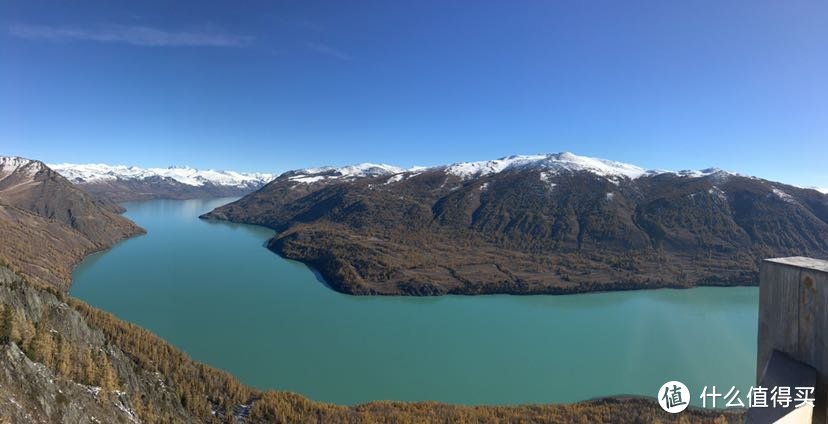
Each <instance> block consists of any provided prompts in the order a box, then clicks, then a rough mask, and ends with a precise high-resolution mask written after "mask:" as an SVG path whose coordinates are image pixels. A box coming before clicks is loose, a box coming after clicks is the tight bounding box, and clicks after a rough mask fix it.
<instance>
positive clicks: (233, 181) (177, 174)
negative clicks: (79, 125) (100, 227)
mask: <svg viewBox="0 0 828 424" xmlns="http://www.w3.org/2000/svg"><path fill="white" fill-rule="evenodd" d="M49 166H50V167H51V168H52V169H54V170H55V171H57V172H58V173H59V174H61V175H63V176H65V177H66V178H67V179H69V180H70V181H72V182H74V183H99V182H107V181H113V180H119V179H120V180H144V179H147V178H153V177H160V178H170V179H172V180H175V181H177V182H179V183H181V184H185V185H188V186H195V187H198V186H203V185H206V184H212V185H217V186H228V187H248V186H260V185H262V184H266V183H268V182H269V181H270V180H272V179H273V178H274V177H275V175H274V174H270V173H261V172H260V173H247V172H236V171H220V170H213V169H207V170H199V169H196V168H192V167H189V166H181V165H176V166H170V167H167V168H141V167H137V166H126V165H106V164H73V163H61V164H53V165H49Z"/></svg>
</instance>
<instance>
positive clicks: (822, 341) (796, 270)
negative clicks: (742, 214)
mask: <svg viewBox="0 0 828 424" xmlns="http://www.w3.org/2000/svg"><path fill="white" fill-rule="evenodd" d="M756 373H757V379H756V381H757V383H758V385H761V386H762V387H773V386H788V387H791V389H792V390H793V388H794V387H797V386H814V385H815V386H816V391H815V397H816V402H815V404H814V407H813V409H812V408H810V407H806V408H807V409H805V410H803V408H798V409H797V410H793V409H790V410H787V411H786V410H785V409H783V408H776V409H773V408H753V409H751V410H750V411H749V412H748V416H747V422H751V423H764V422H777V421H779V422H791V423H801V422H803V423H804V422H814V423H819V424H828V422H827V421H826V420H828V261H823V260H818V259H811V258H804V257H791V258H778V259H766V260H765V261H763V262H762V264H761V268H760V275H759V339H758V352H757V364H756ZM809 382H810V384H809ZM762 409H765V410H764V411H763V410H762ZM811 409H812V410H811ZM811 414H813V417H811ZM811 420H813V421H811Z"/></svg>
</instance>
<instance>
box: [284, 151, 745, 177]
mask: <svg viewBox="0 0 828 424" xmlns="http://www.w3.org/2000/svg"><path fill="white" fill-rule="evenodd" d="M531 170H537V171H543V174H542V176H543V177H549V176H552V175H557V174H559V173H562V172H580V171H587V172H590V173H593V174H595V175H598V176H601V177H605V178H607V179H609V180H613V181H614V180H617V179H618V178H628V179H636V178H640V177H643V176H653V175H658V174H666V173H670V174H674V175H678V176H683V177H694V178H697V177H704V176H708V175H714V174H719V175H722V176H726V175H736V174H734V173H731V172H727V171H723V170H721V169H718V168H709V169H703V170H698V171H696V170H683V171H666V170H647V169H644V168H641V167H639V166H636V165H631V164H628V163H623V162H616V161H612V160H607V159H600V158H592V157H587V156H578V155H576V154H573V153H570V152H563V153H550V154H541V155H514V156H508V157H503V158H499V159H493V160H486V161H476V162H458V163H453V164H450V165H441V166H434V167H421V166H418V167H413V168H408V169H406V168H401V167H398V166H393V165H387V164H373V163H362V164H358V165H350V166H343V167H332V166H327V167H320V168H307V169H298V170H294V171H288V172H286V173H284V174H282V175H280V176H279V178H287V179H288V180H290V181H293V182H296V183H306V184H310V183H316V182H320V181H326V182H330V181H335V180H340V179H346V180H347V179H353V178H361V177H379V176H385V175H387V176H391V178H390V179H389V180H388V181H387V183H388V184H391V183H394V182H398V181H402V180H404V179H406V178H409V177H411V176H413V175H412V174H419V173H422V172H425V171H442V172H444V173H446V174H447V175H453V176H456V177H460V178H461V179H463V180H470V179H475V178H481V177H487V176H491V175H494V174H499V173H502V172H509V171H531Z"/></svg>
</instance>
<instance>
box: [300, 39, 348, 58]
mask: <svg viewBox="0 0 828 424" xmlns="http://www.w3.org/2000/svg"><path fill="white" fill-rule="evenodd" d="M306 45H307V46H308V48H309V49H311V50H312V51H314V52H316V53H319V54H322V55H325V56H330V57H332V58H334V59H339V60H346V61H347V60H351V59H353V57H351V55H349V54H348V53H345V52H343V51H342V50H339V49H337V48H334V47H331V46H329V45H327V44H322V43H316V42H312V41H309V42H308V43H307V44H306Z"/></svg>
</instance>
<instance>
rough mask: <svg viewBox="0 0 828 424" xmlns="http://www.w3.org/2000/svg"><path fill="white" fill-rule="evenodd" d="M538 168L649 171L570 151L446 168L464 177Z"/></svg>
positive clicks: (633, 174)
mask: <svg viewBox="0 0 828 424" xmlns="http://www.w3.org/2000/svg"><path fill="white" fill-rule="evenodd" d="M526 169H537V170H542V171H547V172H550V171H551V172H561V171H589V172H592V173H594V174H597V175H601V176H605V177H610V176H611V177H626V178H631V179H634V178H638V177H640V176H642V175H645V174H646V173H647V171H646V170H645V169H643V168H640V167H638V166H635V165H631V164H628V163H623V162H616V161H611V160H607V159H599V158H592V157H587V156H578V155H576V154H574V153H571V152H561V153H548V154H541V155H513V156H507V157H503V158H500V159H494V160H488V161H479V162H460V163H455V164H452V165H449V166H447V167H446V172H448V173H450V174H453V175H457V176H459V177H461V178H477V177H481V176H486V175H491V174H497V173H500V172H503V171H511V170H526Z"/></svg>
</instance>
